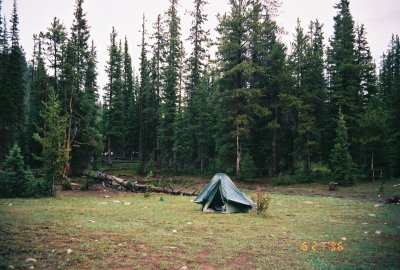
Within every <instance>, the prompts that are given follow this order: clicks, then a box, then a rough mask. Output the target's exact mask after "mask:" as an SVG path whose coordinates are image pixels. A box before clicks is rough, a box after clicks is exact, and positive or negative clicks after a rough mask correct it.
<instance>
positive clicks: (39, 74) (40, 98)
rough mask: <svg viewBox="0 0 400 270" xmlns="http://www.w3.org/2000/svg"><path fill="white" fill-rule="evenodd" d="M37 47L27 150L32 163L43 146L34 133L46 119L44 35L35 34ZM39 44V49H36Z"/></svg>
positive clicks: (42, 127) (46, 90)
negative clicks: (44, 106) (42, 114)
mask: <svg viewBox="0 0 400 270" xmlns="http://www.w3.org/2000/svg"><path fill="white" fill-rule="evenodd" d="M34 39H35V40H34V42H35V46H34V47H35V48H34V56H33V57H34V60H33V61H34V63H35V64H34V65H33V67H32V69H33V72H32V73H33V75H32V76H33V77H32V83H31V92H30V98H29V110H28V111H27V118H28V119H27V120H28V121H27V123H28V127H27V138H26V139H27V141H28V142H27V146H26V148H27V149H26V152H27V153H29V155H30V156H29V157H27V158H28V161H29V163H30V164H31V165H34V164H35V163H34V162H32V161H33V160H32V159H31V156H32V155H34V156H35V155H36V156H39V154H40V152H41V146H40V144H38V143H37V141H35V140H34V139H33V134H34V133H37V132H39V130H40V129H44V128H45V125H44V121H43V120H44V119H43V118H41V117H40V111H41V110H42V106H43V102H45V101H46V100H47V97H48V76H47V72H46V67H45V62H44V59H43V49H42V46H43V35H41V34H40V35H39V36H36V35H35V36H34ZM36 46H37V49H36Z"/></svg>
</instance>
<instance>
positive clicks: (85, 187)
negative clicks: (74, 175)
mask: <svg viewBox="0 0 400 270" xmlns="http://www.w3.org/2000/svg"><path fill="white" fill-rule="evenodd" d="M82 179H83V180H84V182H83V183H82V184H81V185H80V186H79V188H80V190H89V189H90V187H91V186H92V185H93V180H92V179H91V178H87V177H82Z"/></svg>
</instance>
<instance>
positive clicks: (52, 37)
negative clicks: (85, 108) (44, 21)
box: [45, 17, 67, 102]
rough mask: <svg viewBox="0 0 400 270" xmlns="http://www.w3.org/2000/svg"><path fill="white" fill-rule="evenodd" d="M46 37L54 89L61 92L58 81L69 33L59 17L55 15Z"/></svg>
mask: <svg viewBox="0 0 400 270" xmlns="http://www.w3.org/2000/svg"><path fill="white" fill-rule="evenodd" d="M45 38H46V41H45V43H46V45H47V52H46V54H47V58H48V61H49V67H50V68H51V69H52V70H53V71H52V72H51V76H52V80H51V82H52V86H53V88H54V90H55V91H56V92H57V93H59V89H58V83H59V77H60V72H61V67H62V61H63V53H64V50H65V43H66V41H67V33H66V29H65V26H64V25H63V24H62V22H60V20H59V19H58V18H56V17H54V19H53V21H52V23H51V25H50V27H49V28H48V29H47V32H46V34H45ZM59 94H64V93H59ZM60 98H65V97H60ZM64 102H65V101H64Z"/></svg>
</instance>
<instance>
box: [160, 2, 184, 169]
mask: <svg viewBox="0 0 400 270" xmlns="http://www.w3.org/2000/svg"><path fill="white" fill-rule="evenodd" d="M177 8H178V1H177V0H170V6H169V9H168V12H167V16H168V42H167V57H166V66H165V68H164V70H163V80H164V82H163V101H164V102H163V103H162V107H161V122H160V130H159V131H160V148H161V154H162V159H163V161H164V162H165V163H166V164H168V166H169V167H172V165H173V145H174V126H173V124H174V122H175V115H176V110H177V102H178V99H177V93H178V87H179V70H180V69H181V66H180V63H181V56H182V53H181V41H180V36H181V33H180V30H181V28H180V18H179V17H178V13H177V12H178V10H177Z"/></svg>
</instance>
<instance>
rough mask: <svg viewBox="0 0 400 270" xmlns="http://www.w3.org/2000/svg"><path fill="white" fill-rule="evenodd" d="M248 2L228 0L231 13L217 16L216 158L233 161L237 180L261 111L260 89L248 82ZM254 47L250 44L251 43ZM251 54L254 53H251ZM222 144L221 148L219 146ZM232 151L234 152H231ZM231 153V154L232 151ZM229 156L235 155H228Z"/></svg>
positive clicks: (250, 69) (250, 71) (250, 72)
mask: <svg viewBox="0 0 400 270" xmlns="http://www.w3.org/2000/svg"><path fill="white" fill-rule="evenodd" d="M252 3H253V2H252V1H234V0H232V1H230V7H231V10H230V12H229V13H228V14H225V15H224V16H222V17H220V19H219V26H218V31H219V34H220V37H219V47H218V53H219V57H220V61H221V73H222V75H221V78H220V80H219V93H218V94H217V95H218V98H219V99H220V102H221V103H220V108H218V110H219V114H220V117H219V118H218V121H220V122H219V123H218V124H217V133H216V148H217V153H218V154H219V155H220V158H222V159H223V160H225V162H224V163H226V162H228V163H227V164H229V163H230V162H231V161H232V158H233V159H234V160H235V162H234V163H235V167H234V168H235V174H236V177H237V178H239V177H241V176H242V175H241V173H240V168H241V165H240V164H241V159H242V148H243V146H246V145H247V144H248V142H249V141H248V138H249V134H250V130H251V125H252V122H253V121H254V118H255V116H256V115H257V114H258V113H259V112H261V111H263V108H262V107H261V106H260V104H259V99H258V98H259V96H260V90H259V88H258V87H257V86H255V84H252V83H250V82H251V77H252V75H253V74H254V72H255V71H256V68H255V66H254V64H253V62H252V60H253V59H252V58H249V55H251V50H250V49H249V45H248V44H249V43H250V42H249V40H250V33H249V28H248V24H249V22H250V19H249V18H250V16H251V7H252ZM251 44H253V45H254V43H251ZM253 52H254V50H253ZM223 144H224V145H223ZM234 149H235V150H234ZM232 150H233V151H232ZM232 153H236V155H235V156H232Z"/></svg>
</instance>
